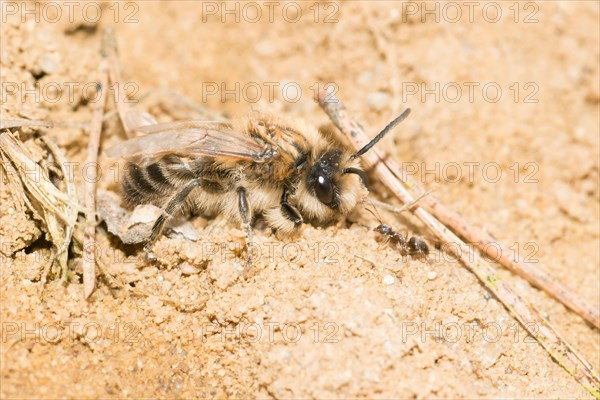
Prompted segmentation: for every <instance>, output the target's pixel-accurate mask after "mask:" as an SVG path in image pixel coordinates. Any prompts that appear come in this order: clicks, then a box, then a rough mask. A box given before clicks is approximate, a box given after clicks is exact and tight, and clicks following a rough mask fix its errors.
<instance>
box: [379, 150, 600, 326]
mask: <svg viewBox="0 0 600 400" xmlns="http://www.w3.org/2000/svg"><path fill="white" fill-rule="evenodd" d="M383 163H384V164H385V165H386V166H387V167H388V168H389V169H390V170H391V171H392V172H393V173H394V175H396V177H397V178H398V179H400V180H401V181H402V182H404V183H405V184H406V186H407V187H409V188H410V189H411V192H412V193H413V194H414V193H421V192H423V191H424V189H423V188H422V187H421V185H419V183H418V182H417V181H416V180H415V179H413V178H412V177H411V176H410V175H408V174H405V173H404V171H403V170H402V168H401V167H400V166H399V165H398V164H397V163H396V162H395V161H394V160H390V159H385V160H383ZM423 205H424V206H426V207H427V209H428V210H429V211H430V212H431V214H433V215H434V216H435V217H436V218H437V219H438V220H439V221H441V222H442V223H443V224H445V225H446V226H449V227H450V228H452V229H453V231H454V232H455V233H456V234H458V235H459V236H461V237H462V238H464V239H465V240H466V241H467V242H469V243H471V244H473V245H474V246H476V247H477V248H478V249H479V250H480V251H482V252H483V253H485V254H487V255H488V256H489V257H492V258H493V259H494V260H497V261H498V262H499V263H500V264H501V265H502V266H504V267H505V268H507V269H508V270H510V271H512V272H514V273H515V274H517V275H519V276H520V277H522V278H524V279H526V280H527V281H528V282H529V283H531V284H532V285H533V286H535V287H537V288H538V289H541V290H543V291H545V292H546V293H548V294H549V295H550V296H552V297H554V298H555V299H556V300H558V301H559V302H561V303H562V304H563V305H565V306H566V307H568V308H570V309H571V310H573V311H575V312H576V313H577V314H579V315H580V316H581V317H582V318H583V319H585V320H586V321H588V322H589V323H591V324H592V325H594V326H595V327H596V328H598V329H600V309H598V307H594V306H593V305H592V304H590V303H589V302H587V301H586V300H585V299H583V298H582V297H581V296H579V295H578V294H577V293H575V292H574V291H572V290H570V289H569V288H567V287H566V286H565V285H563V284H562V283H561V282H559V281H557V280H556V279H554V278H553V277H552V276H550V275H549V274H548V273H546V272H545V271H544V269H543V268H540V266H539V265H536V266H532V265H531V264H528V263H525V262H522V261H519V260H515V259H514V258H511V257H510V254H511V253H512V252H511V251H510V249H509V248H508V247H506V246H505V245H504V244H502V243H499V242H498V241H496V240H495V239H494V238H493V237H492V236H491V235H490V234H489V233H487V232H485V231H484V230H483V229H480V228H478V227H476V226H474V225H472V224H469V223H468V222H467V221H466V220H465V219H464V218H463V217H462V216H460V215H459V214H458V213H456V212H455V211H453V210H450V209H449V208H448V207H446V206H445V205H444V204H442V203H440V201H439V200H438V199H437V198H436V197H435V196H427V198H425V199H424V200H423ZM490 243H493V244H494V246H490V245H489V244H490Z"/></svg>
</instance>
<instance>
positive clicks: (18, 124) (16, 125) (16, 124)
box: [0, 119, 88, 130]
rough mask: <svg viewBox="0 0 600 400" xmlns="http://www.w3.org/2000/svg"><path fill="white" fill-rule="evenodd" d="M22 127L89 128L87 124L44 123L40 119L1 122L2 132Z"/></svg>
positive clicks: (67, 122)
mask: <svg viewBox="0 0 600 400" xmlns="http://www.w3.org/2000/svg"><path fill="white" fill-rule="evenodd" d="M22 126H32V127H38V128H55V127H65V128H81V129H84V128H87V126H88V123H87V122H79V121H43V120H40V119H3V120H2V121H0V130H3V129H11V128H20V127H22Z"/></svg>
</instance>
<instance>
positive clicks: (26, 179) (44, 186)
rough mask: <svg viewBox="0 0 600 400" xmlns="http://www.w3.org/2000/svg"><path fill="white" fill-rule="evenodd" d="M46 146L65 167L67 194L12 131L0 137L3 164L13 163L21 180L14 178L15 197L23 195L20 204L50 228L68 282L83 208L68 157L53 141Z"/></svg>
mask: <svg viewBox="0 0 600 400" xmlns="http://www.w3.org/2000/svg"><path fill="white" fill-rule="evenodd" d="M44 142H45V143H46V145H47V146H48V148H49V150H50V152H51V153H52V155H53V156H54V158H55V161H56V162H58V163H59V164H60V165H61V170H62V172H63V177H64V179H65V182H66V183H65V185H66V193H63V192H62V191H61V190H60V189H59V188H58V187H56V186H55V185H54V184H53V183H52V182H51V181H50V179H49V171H48V169H47V168H46V167H45V166H42V165H39V164H38V163H36V162H35V161H33V159H32V157H31V155H30V154H29V152H28V151H27V149H26V148H25V146H24V145H23V143H22V142H21V141H20V140H19V139H18V138H16V137H15V136H14V135H13V134H12V133H10V132H9V131H5V132H3V133H1V134H0V151H1V152H2V158H3V160H10V163H11V164H12V166H13V168H14V170H15V172H16V174H17V176H18V177H19V180H18V181H17V180H16V179H14V177H10V180H9V182H11V185H12V186H13V187H14V188H16V190H17V192H15V193H14V194H15V195H16V196H19V194H20V197H19V199H18V201H19V203H20V204H26V205H27V206H28V207H29V208H30V210H31V211H32V212H33V213H34V214H35V215H38V216H39V218H40V219H41V220H42V221H43V222H44V224H45V225H46V229H47V231H48V234H49V235H50V241H51V242H52V244H53V246H54V248H55V257H54V260H57V261H58V263H59V266H60V270H61V276H62V277H63V278H66V276H67V259H68V247H69V244H70V243H71V239H72V236H73V231H74V227H75V222H76V219H77V213H78V212H79V211H80V207H79V205H78V204H77V196H76V193H75V188H74V184H73V182H72V181H70V182H69V177H68V175H67V174H66V171H65V169H64V168H65V166H66V164H65V159H64V156H63V155H62V153H61V152H60V150H59V149H58V147H57V146H56V145H55V144H54V143H52V142H51V141H50V140H48V139H45V140H44ZM5 170H6V166H5ZM10 175H11V173H9V171H7V176H10ZM26 194H28V195H29V196H27V195H26Z"/></svg>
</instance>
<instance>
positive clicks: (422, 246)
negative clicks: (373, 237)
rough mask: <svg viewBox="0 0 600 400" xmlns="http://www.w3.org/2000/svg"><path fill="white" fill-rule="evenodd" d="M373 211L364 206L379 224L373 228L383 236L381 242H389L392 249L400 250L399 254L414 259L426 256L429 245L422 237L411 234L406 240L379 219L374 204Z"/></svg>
mask: <svg viewBox="0 0 600 400" xmlns="http://www.w3.org/2000/svg"><path fill="white" fill-rule="evenodd" d="M373 209H374V210H375V212H373V211H372V210H370V209H369V208H365V210H367V211H368V212H370V213H371V214H372V215H373V216H374V217H375V218H377V221H379V225H377V226H376V227H375V228H374V229H373V230H374V231H375V232H377V233H379V234H381V235H383V236H384V239H383V244H384V245H388V244H390V245H391V246H392V247H393V248H394V249H397V250H398V251H400V254H402V255H403V256H406V255H409V256H411V257H413V258H416V259H421V258H427V256H428V255H429V246H428V245H427V243H425V241H424V240H423V239H421V238H420V237H418V236H412V237H411V238H410V239H408V240H406V238H405V237H404V236H402V234H401V233H399V232H397V231H396V230H394V228H392V227H391V226H389V225H386V224H384V223H383V222H382V221H381V216H380V215H379V212H377V209H376V208H375V206H373ZM375 213H377V214H375Z"/></svg>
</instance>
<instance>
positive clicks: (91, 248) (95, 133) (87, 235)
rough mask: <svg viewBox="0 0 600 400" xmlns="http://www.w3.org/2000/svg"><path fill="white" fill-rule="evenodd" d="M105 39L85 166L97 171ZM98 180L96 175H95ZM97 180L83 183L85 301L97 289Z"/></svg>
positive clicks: (105, 84)
mask: <svg viewBox="0 0 600 400" xmlns="http://www.w3.org/2000/svg"><path fill="white" fill-rule="evenodd" d="M107 38H108V35H107V34H106V33H105V35H104V37H103V38H102V50H101V54H102V59H101V61H100V67H99V69H98V74H99V76H98V83H97V85H96V90H97V91H98V92H99V96H98V101H97V102H96V103H94V105H93V109H92V121H91V123H90V136H89V141H88V149H87V152H88V153H87V158H86V165H88V166H89V165H94V166H95V168H96V171H97V166H98V151H99V150H100V137H101V135H102V120H103V116H104V106H105V101H106V91H107V90H108V61H107V59H106V46H107ZM96 176H97V175H96ZM96 176H94V179H86V180H85V186H84V187H85V208H86V213H85V220H86V227H85V230H84V243H83V294H84V297H85V298H88V297H89V296H90V295H91V294H92V292H93V291H94V287H95V286H96V252H95V251H96V249H95V247H96V246H95V245H96V179H95V178H96Z"/></svg>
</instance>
